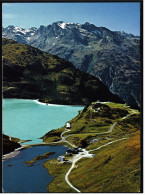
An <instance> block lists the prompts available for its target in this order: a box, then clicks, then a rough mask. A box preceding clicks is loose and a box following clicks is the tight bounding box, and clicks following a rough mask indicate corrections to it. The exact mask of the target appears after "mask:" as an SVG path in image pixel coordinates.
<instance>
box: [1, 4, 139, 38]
mask: <svg viewBox="0 0 145 195" xmlns="http://www.w3.org/2000/svg"><path fill="white" fill-rule="evenodd" d="M57 21H63V22H66V23H69V22H71V23H80V24H84V23H85V22H89V23H91V24H94V25H96V26H98V27H101V26H103V27H106V28H109V29H110V30H112V31H124V32H126V33H132V34H134V35H140V3H137V2H130V3H127V2H123V3H122V2H121V3H119V2H118V3H111V2H110V3H109V2H108V3H105V2H104V3H97V2H95V3H3V4H2V26H3V27H7V26H9V25H14V26H18V27H21V28H30V27H37V28H38V27H39V26H40V25H44V26H47V25H49V24H52V23H53V22H57Z"/></svg>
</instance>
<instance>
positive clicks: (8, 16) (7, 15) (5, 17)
mask: <svg viewBox="0 0 145 195" xmlns="http://www.w3.org/2000/svg"><path fill="white" fill-rule="evenodd" d="M16 17H17V16H16V15H14V14H2V18H3V19H11V18H16Z"/></svg>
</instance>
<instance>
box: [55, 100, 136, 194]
mask: <svg viewBox="0 0 145 195" xmlns="http://www.w3.org/2000/svg"><path fill="white" fill-rule="evenodd" d="M103 103H106V102H103ZM131 111H132V113H130V114H128V115H126V116H124V117H123V118H122V120H124V119H126V118H127V117H129V116H131V115H133V114H136V113H137V112H136V111H135V110H133V109H131ZM116 125H117V122H115V123H113V124H112V125H111V127H110V129H109V131H107V132H101V133H91V134H96V135H101V134H109V133H111V132H112V131H113V129H114V127H115V126H116ZM69 131H71V130H67V129H65V131H64V132H62V133H61V140H60V141H58V142H52V143H60V142H66V143H68V144H69V145H70V146H71V147H75V146H74V145H73V144H71V143H70V142H69V141H67V140H66V138H68V137H70V136H73V135H74V134H72V135H67V136H65V137H63V135H64V134H65V133H67V132H69ZM86 134H89V133H86ZM125 139H127V138H121V139H118V140H114V141H111V142H108V143H106V144H104V145H102V146H99V147H97V148H96V149H92V150H88V151H87V150H86V149H82V152H79V153H78V154H76V155H75V156H74V157H73V158H72V159H71V160H70V162H72V165H71V167H70V169H69V170H68V171H67V173H66V175H65V181H66V183H67V184H68V185H69V186H70V187H71V188H72V189H74V190H75V191H76V192H81V191H80V190H79V189H77V188H76V187H75V186H73V185H72V184H71V182H70V180H69V175H70V173H71V171H72V170H73V169H74V168H75V165H76V162H78V161H79V160H80V159H82V158H92V157H93V156H94V154H90V152H93V151H96V150H99V149H101V148H103V147H106V146H107V145H110V144H112V143H115V142H118V141H121V140H125Z"/></svg>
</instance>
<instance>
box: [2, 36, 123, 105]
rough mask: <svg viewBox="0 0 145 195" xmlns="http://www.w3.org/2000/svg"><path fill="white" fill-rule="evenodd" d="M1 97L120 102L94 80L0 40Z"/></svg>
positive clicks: (68, 65) (69, 66)
mask: <svg viewBox="0 0 145 195" xmlns="http://www.w3.org/2000/svg"><path fill="white" fill-rule="evenodd" d="M2 52H3V53H2V55H3V95H4V97H7V98H31V99H40V100H41V101H43V102H49V103H57V104H88V103H90V102H92V101H94V100H101V101H114V102H122V101H121V100H120V98H118V96H116V95H114V94H112V93H111V92H110V91H109V90H108V88H107V87H106V86H105V85H104V84H103V83H102V82H101V81H100V80H99V79H97V78H95V77H94V76H91V75H89V74H87V73H84V72H82V71H80V70H78V69H76V68H75V67H74V66H73V65H72V64H71V63H70V62H68V61H66V60H64V59H61V58H59V57H57V56H53V55H50V54H47V53H45V52H42V51H40V50H38V49H36V48H34V47H31V46H28V45H25V44H19V43H17V42H15V41H13V40H8V39H3V48H2Z"/></svg>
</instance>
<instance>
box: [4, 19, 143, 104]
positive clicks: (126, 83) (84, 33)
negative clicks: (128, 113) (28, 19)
mask: <svg viewBox="0 0 145 195" xmlns="http://www.w3.org/2000/svg"><path fill="white" fill-rule="evenodd" d="M2 31H3V38H8V39H13V40H15V41H17V42H19V43H23V44H28V45H31V46H33V47H35V48H38V49H40V50H42V51H45V52H47V53H49V54H53V55H57V56H59V57H60V58H64V59H65V60H67V61H69V62H71V63H72V64H73V65H74V66H75V67H76V68H78V69H80V70H82V71H83V72H87V73H89V74H91V75H93V76H95V77H97V78H99V80H101V81H102V82H103V83H104V84H105V85H106V86H107V87H108V88H109V89H110V91H111V92H112V93H114V94H116V95H118V96H119V97H120V98H121V99H122V100H124V101H125V102H126V103H128V104H129V105H136V106H138V107H140V105H141V102H140V98H141V97H140V82H141V78H140V71H141V65H140V36H135V35H133V34H127V33H125V32H123V31H111V30H110V29H108V28H105V27H98V26H95V25H94V24H91V23H88V22H86V23H84V24H79V23H65V22H63V21H58V22H54V23H52V24H49V25H48V26H44V25H41V26H40V27H39V28H34V27H32V28H29V29H24V28H20V27H15V26H12V25H11V26H8V27H6V28H3V30H2Z"/></svg>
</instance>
